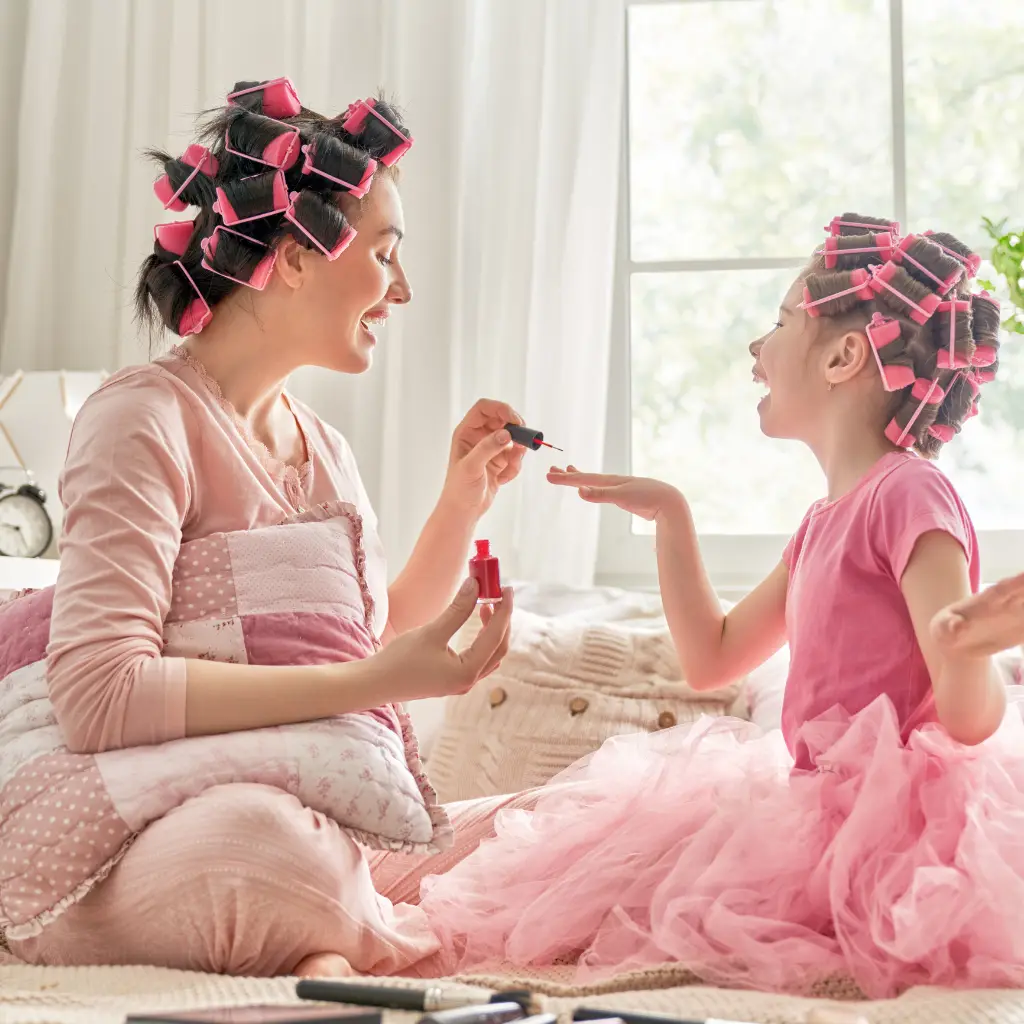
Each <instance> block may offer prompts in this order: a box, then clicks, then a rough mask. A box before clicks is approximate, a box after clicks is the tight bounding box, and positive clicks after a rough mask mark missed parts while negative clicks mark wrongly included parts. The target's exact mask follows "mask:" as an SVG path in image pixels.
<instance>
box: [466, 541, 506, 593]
mask: <svg viewBox="0 0 1024 1024" xmlns="http://www.w3.org/2000/svg"><path fill="white" fill-rule="evenodd" d="M469 575H470V576H472V577H473V579H475V580H476V581H477V583H478V584H479V587H480V592H479V594H478V596H477V601H476V603H477V604H496V603H497V602H498V601H500V600H501V572H500V570H499V568H498V559H497V558H495V557H494V555H492V554H491V542H490V541H489V540H478V541H476V554H475V555H474V556H473V557H472V558H471V559H470V560H469Z"/></svg>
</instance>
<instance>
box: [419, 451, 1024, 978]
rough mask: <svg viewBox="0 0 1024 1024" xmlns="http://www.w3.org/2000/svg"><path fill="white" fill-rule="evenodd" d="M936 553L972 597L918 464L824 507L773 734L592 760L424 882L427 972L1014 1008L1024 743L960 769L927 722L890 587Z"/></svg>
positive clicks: (1010, 734)
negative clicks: (837, 984)
mask: <svg viewBox="0 0 1024 1024" xmlns="http://www.w3.org/2000/svg"><path fill="white" fill-rule="evenodd" d="M931 530H944V531H946V532H948V533H950V534H952V535H953V536H955V537H956V538H957V539H958V540H959V541H960V542H961V544H962V545H963V546H964V549H965V552H966V553H967V557H968V559H969V561H970V566H971V579H972V582H973V583H974V585H976V584H977V577H978V565H977V553H976V544H975V539H974V533H973V530H972V528H971V524H970V521H969V520H968V518H967V515H966V512H964V510H963V506H962V505H961V504H960V501H959V499H958V498H957V496H956V494H955V492H954V491H953V489H952V487H951V486H950V484H949V483H948V482H947V481H946V479H945V478H944V477H943V476H942V474H941V473H940V472H939V471H938V470H937V469H936V468H935V467H934V466H933V465H931V464H930V463H926V462H924V461H921V460H919V459H917V458H916V457H913V456H910V455H905V454H902V453H901V454H896V455H893V456H888V457H886V458H884V459H883V460H881V461H880V463H879V464H878V465H877V466H876V467H875V468H874V469H873V470H872V472H870V473H869V474H868V475H867V477H866V478H865V479H864V480H863V481H862V482H861V484H860V485H859V486H858V487H857V488H856V489H855V490H854V491H853V492H852V493H851V494H849V495H847V497H846V498H843V499H841V500H839V501H837V502H834V503H832V504H828V505H826V504H821V505H818V506H816V507H815V508H814V509H813V510H812V511H811V513H810V514H809V515H808V517H807V519H806V520H805V522H804V524H803V525H802V526H801V528H800V531H799V532H798V533H797V535H796V537H795V538H794V541H793V543H792V544H791V545H790V547H789V549H788V551H787V555H786V560H787V563H788V564H789V565H790V575H791V586H790V593H789V598H788V601H787V617H788V620H789V629H790V642H791V644H792V670H791V674H790V678H789V681H788V683H787V707H786V715H785V735H783V733H782V732H781V731H773V732H769V733H767V734H762V733H761V732H760V731H759V730H758V729H757V727H756V726H754V725H752V724H751V723H748V722H741V721H738V720H736V719H728V718H726V719H704V720H702V721H700V722H698V723H696V724H694V725H693V726H689V727H679V728H676V729H672V730H666V731H663V732H659V733H655V734H651V735H647V734H640V735H632V736H623V737H619V738H616V739H613V740H610V741H608V742H607V743H605V744H604V746H603V747H601V749H600V750H599V751H597V752H596V753H595V754H593V755H592V756H591V757H589V758H587V759H585V760H583V761H581V762H579V763H577V764H576V765H574V766H573V767H571V768H570V769H568V770H567V771H566V772H565V773H563V774H562V775H561V776H559V777H558V778H557V779H556V780H555V783H554V785H553V786H552V787H551V788H550V789H548V788H545V789H544V790H542V791H541V793H540V795H539V797H538V800H537V802H536V806H535V809H534V810H533V812H532V813H524V812H516V813H508V814H502V815H501V816H499V817H498V819H497V822H496V833H497V835H496V838H495V839H494V840H493V841H491V842H489V843H485V844H483V845H482V846H481V847H480V848H479V849H478V850H477V851H476V852H475V853H473V854H471V855H469V856H468V857H466V858H465V859H464V860H462V861H461V862H460V863H458V864H457V865H456V866H455V867H454V868H452V869H451V870H450V871H448V872H447V873H445V874H440V875H437V876H436V877H432V878H428V879H426V880H425V881H424V883H423V896H422V899H421V906H422V908H423V909H424V910H425V911H426V912H427V915H428V917H429V919H430V921H431V923H432V924H433V925H434V927H435V929H436V930H437V932H438V935H439V936H440V938H441V942H442V953H441V954H440V955H439V956H438V957H437V958H435V960H434V961H433V962H432V967H433V968H434V969H436V970H437V972H438V973H453V972H462V971H477V970H484V971H486V970H488V969H496V968H498V967H499V965H501V966H502V967H504V968H505V969H507V965H508V964H509V963H512V964H517V965H524V966H526V965H531V966H532V965H548V964H552V963H557V962H564V961H567V960H568V961H577V962H578V964H579V967H578V976H579V978H580V979H581V980H593V979H594V978H596V977H603V976H607V975H609V974H613V973H615V972H618V971H621V970H625V969H630V968H634V967H644V966H651V965H655V964H661V963H665V962H675V963H678V964H681V965H683V966H685V967H688V968H690V969H691V970H692V971H694V972H695V973H696V974H697V975H699V976H700V978H701V979H702V980H703V981H705V982H708V983H712V984H720V985H725V986H743V987H750V988H758V989H770V990H791V991H797V992H800V991H806V990H808V989H811V988H812V987H814V986H815V985H816V984H817V983H820V982H824V981H825V980H826V979H828V978H830V977H832V976H834V975H848V976H852V977H853V978H854V979H855V980H856V981H857V982H858V983H859V984H860V986H861V987H862V988H863V989H864V991H865V992H866V993H867V994H868V995H869V996H871V997H874V998H878V997H884V996H892V995H894V994H895V993H897V992H899V991H901V990H902V989H904V988H906V987H908V986H912V985H919V984H933V985H948V986H969V987H1014V988H1016V987H1024V939H1022V937H1021V932H1020V926H1019V917H1020V908H1021V906H1022V905H1024V843H1022V842H1021V835H1022V828H1024V721H1022V719H1021V713H1020V708H1019V707H1017V706H1011V708H1010V710H1009V711H1008V713H1007V717H1006V720H1005V721H1004V722H1003V724H1002V726H1001V727H1000V729H999V731H998V732H997V733H996V734H995V735H994V736H993V737H992V738H990V739H989V740H988V741H987V742H986V743H983V744H981V745H979V746H976V747H965V746H961V745H960V744H958V743H956V742H955V741H953V740H952V739H950V737H949V736H948V735H947V734H946V733H945V731H944V730H943V729H942V728H941V727H940V726H939V725H938V724H937V723H936V722H933V721H931V720H930V719H932V718H934V711H933V709H932V706H931V700H930V685H929V681H928V676H927V672H926V670H925V668H924V665H923V662H922V659H921V655H920V651H919V650H918V648H917V645H916V641H915V639H914V634H913V631H912V628H911V625H910V620H909V617H908V614H907V610H906V606H905V602H904V601H903V599H902V596H901V595H900V591H899V581H900V578H901V577H902V575H903V572H904V570H905V568H906V565H907V562H908V560H909V558H910V555H911V552H912V551H913V547H914V544H915V543H916V541H917V540H918V539H919V538H920V536H921V535H922V534H923V533H925V532H928V531H931ZM922 719H923V720H924V721H923V723H922V724H920V725H919V726H918V727H915V725H916V724H917V723H921V722H922ZM787 744H788V746H787ZM794 755H795V756H796V762H795V763H794Z"/></svg>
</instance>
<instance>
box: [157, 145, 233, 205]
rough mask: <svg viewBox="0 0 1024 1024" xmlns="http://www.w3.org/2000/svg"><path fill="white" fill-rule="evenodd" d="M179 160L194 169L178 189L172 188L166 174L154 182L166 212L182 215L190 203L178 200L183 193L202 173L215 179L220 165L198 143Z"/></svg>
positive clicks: (190, 147) (189, 148)
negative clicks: (173, 211)
mask: <svg viewBox="0 0 1024 1024" xmlns="http://www.w3.org/2000/svg"><path fill="white" fill-rule="evenodd" d="M178 159H179V160H180V161H181V163H183V164H188V166H189V167H191V168H193V171H192V173H191V174H190V175H189V176H188V177H187V178H186V179H185V180H184V181H183V182H182V183H181V186H180V187H179V188H177V189H175V188H172V187H171V179H170V178H169V177H168V176H167V175H166V174H161V175H160V177H159V178H157V179H156V181H154V182H153V191H154V192H155V193H156V197H157V199H159V200H160V202H161V203H163V204H164V209H165V210H175V211H176V212H178V213H180V212H181V211H182V210H187V209H188V203H186V202H185V201H184V200H183V199H179V198H178V197H179V196H180V195H181V193H182V192H184V191H185V189H186V188H188V186H189V185H190V184H191V183H192V181H193V179H194V178H195V176H196V175H197V174H198V173H199V172H200V171H204V172H205V173H206V174H207V175H208V176H209V177H211V178H213V177H215V176H216V174H217V169H218V167H219V164H218V163H217V158H216V157H215V156H214V155H213V154H212V153H211V152H210V151H209V150H208V149H207V148H206V147H205V146H200V145H199V143H197V142H193V143H192V145H191V146H189V147H188V149H186V150H185V152H184V153H182V154H181V156H180V157H179V158H178Z"/></svg>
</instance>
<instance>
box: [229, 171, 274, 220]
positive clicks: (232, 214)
mask: <svg viewBox="0 0 1024 1024" xmlns="http://www.w3.org/2000/svg"><path fill="white" fill-rule="evenodd" d="M252 177H254V178H258V177H260V175H258V174H254V175H252ZM241 180H242V181H248V180H249V179H248V178H242V179H241ZM273 187H274V192H273V200H274V205H273V208H272V209H270V210H267V211H266V212H264V213H256V214H253V216H251V217H239V216H238V214H237V213H236V212H235V209H234V207H233V206H232V205H231V201H230V200H229V199H228V197H227V194H226V193H225V192H224V189H222V188H218V189H217V201H216V202H215V203H214V204H213V211H214V213H219V214H220V216H221V219H222V220H223V221H224V223H225V224H227V225H228V226H229V227H233V226H234V225H235V224H248V223H249V221H251V220H262V219H263V218H264V217H274V216H276V215H277V214H279V213H284V212H285V211H286V210H287V209H288V183H287V182H286V181H285V177H284V171H281V170H278V171H275V172H274V186H273Z"/></svg>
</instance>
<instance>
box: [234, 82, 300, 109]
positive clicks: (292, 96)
mask: <svg viewBox="0 0 1024 1024" xmlns="http://www.w3.org/2000/svg"><path fill="white" fill-rule="evenodd" d="M254 92H261V93H263V113H264V114H266V116H267V117H273V118H281V117H295V115H296V114H298V113H299V112H300V111H301V110H302V104H301V103H300V102H299V94H298V93H297V92H296V91H295V86H294V85H292V80H291V79H290V78H272V79H270V80H269V81H267V82H261V83H260V84H259V85H251V86H249V88H248V89H237V90H236V91H235V92H229V93H228V103H229V104H233V105H235V106H239V105H240V104H235V98H236V97H238V96H247V95H249V94H250V93H254Z"/></svg>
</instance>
